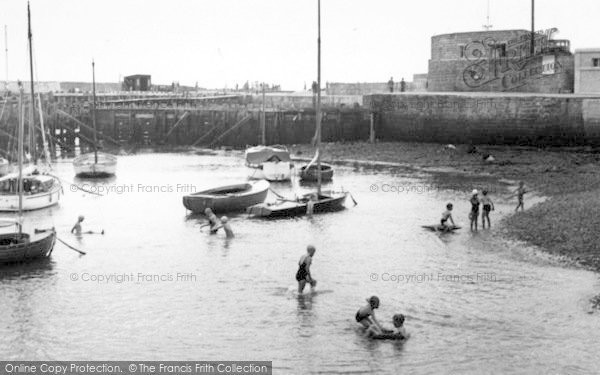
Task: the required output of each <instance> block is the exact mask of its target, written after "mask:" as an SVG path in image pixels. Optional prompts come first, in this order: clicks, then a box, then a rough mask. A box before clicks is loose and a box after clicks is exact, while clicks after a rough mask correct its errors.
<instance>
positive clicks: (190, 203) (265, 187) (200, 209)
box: [183, 180, 269, 213]
mask: <svg viewBox="0 0 600 375" xmlns="http://www.w3.org/2000/svg"><path fill="white" fill-rule="evenodd" d="M268 192H269V183H268V182H267V181H265V180H260V181H255V182H248V183H242V184H236V185H227V186H219V187H216V188H212V189H208V190H203V191H200V192H198V193H193V194H189V195H186V196H184V197H183V205H184V206H185V208H187V209H188V210H190V211H192V212H193V213H204V210H206V209H207V208H210V209H211V210H212V211H213V212H215V213H217V212H233V211H243V210H245V209H246V208H247V207H250V206H253V205H256V204H259V203H261V202H264V201H265V199H266V198H267V194H268Z"/></svg>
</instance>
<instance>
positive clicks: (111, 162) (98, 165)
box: [73, 61, 117, 178]
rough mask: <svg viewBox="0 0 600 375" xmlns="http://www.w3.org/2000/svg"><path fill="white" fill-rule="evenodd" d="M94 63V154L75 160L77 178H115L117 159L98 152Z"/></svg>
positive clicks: (84, 155) (93, 66)
mask: <svg viewBox="0 0 600 375" xmlns="http://www.w3.org/2000/svg"><path fill="white" fill-rule="evenodd" d="M95 66H96V65H95V63H94V62H93V61H92V93H93V94H92V96H93V101H92V125H93V131H94V140H93V143H94V144H93V146H94V152H93V153H88V154H83V155H80V156H78V157H76V158H75V159H74V160H73V168H74V169H75V176H76V177H82V178H104V177H110V176H114V174H115V173H116V169H117V157H116V156H114V155H110V154H107V153H104V152H98V139H97V136H96V132H97V130H96V69H95Z"/></svg>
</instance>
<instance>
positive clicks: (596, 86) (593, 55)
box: [575, 48, 600, 94]
mask: <svg viewBox="0 0 600 375" xmlns="http://www.w3.org/2000/svg"><path fill="white" fill-rule="evenodd" d="M575 93H577V94H579V93H581V94H588V93H600V48H585V49H576V50H575Z"/></svg>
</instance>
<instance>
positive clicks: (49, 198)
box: [0, 173, 62, 212]
mask: <svg viewBox="0 0 600 375" xmlns="http://www.w3.org/2000/svg"><path fill="white" fill-rule="evenodd" d="M22 180H23V197H22V208H21V209H22V210H23V211H32V210H39V209H42V208H46V207H50V206H54V205H56V204H58V201H59V200H60V196H61V194H62V186H61V183H60V180H58V179H57V178H56V177H54V176H51V175H47V174H37V173H30V174H27V175H23V177H22ZM18 184H19V176H18V174H17V173H11V174H8V175H6V176H4V177H2V178H0V211H2V212H15V211H18V210H19V192H18V188H17V187H18Z"/></svg>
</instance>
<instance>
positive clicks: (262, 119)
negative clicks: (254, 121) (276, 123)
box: [260, 82, 267, 146]
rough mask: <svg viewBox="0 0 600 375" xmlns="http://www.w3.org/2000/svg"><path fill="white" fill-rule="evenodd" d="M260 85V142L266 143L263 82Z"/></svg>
mask: <svg viewBox="0 0 600 375" xmlns="http://www.w3.org/2000/svg"><path fill="white" fill-rule="evenodd" d="M261 86H262V116H261V118H260V131H261V144H262V145H265V146H266V145H267V118H266V113H265V83H264V82H263V83H261Z"/></svg>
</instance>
